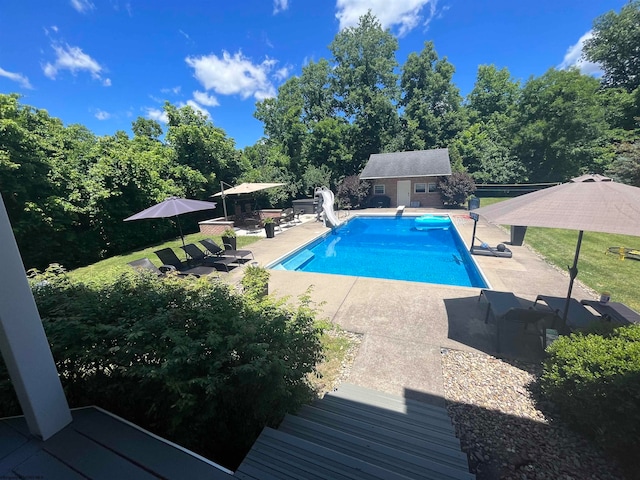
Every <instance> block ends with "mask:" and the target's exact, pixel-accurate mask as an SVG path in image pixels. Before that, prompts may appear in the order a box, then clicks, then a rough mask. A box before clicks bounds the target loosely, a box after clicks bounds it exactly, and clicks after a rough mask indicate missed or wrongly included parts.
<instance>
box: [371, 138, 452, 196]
mask: <svg viewBox="0 0 640 480" xmlns="http://www.w3.org/2000/svg"><path fill="white" fill-rule="evenodd" d="M447 175H451V160H450V159H449V150H448V149H446V148H435V149H431V150H414V151H410V152H395V153H374V154H372V155H371V156H370V157H369V161H368V162H367V164H366V165H365V167H364V169H363V170H362V173H361V174H360V180H368V181H370V182H371V184H372V188H371V196H370V198H369V205H370V206H371V207H383V206H385V207H386V206H389V207H398V206H400V205H404V206H406V207H441V206H442V198H441V197H440V193H439V192H438V190H437V184H438V180H440V179H441V178H442V177H444V176H447Z"/></svg>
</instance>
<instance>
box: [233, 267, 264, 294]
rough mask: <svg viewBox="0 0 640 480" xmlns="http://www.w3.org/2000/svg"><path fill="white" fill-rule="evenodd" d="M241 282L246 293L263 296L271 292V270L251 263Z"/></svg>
mask: <svg viewBox="0 0 640 480" xmlns="http://www.w3.org/2000/svg"><path fill="white" fill-rule="evenodd" d="M240 283H241V285H242V288H243V289H244V293H245V294H246V295H250V296H254V297H256V298H262V297H264V296H265V295H267V294H268V293H269V270H267V269H266V268H264V267H261V266H259V265H249V266H247V267H246V268H245V270H244V276H243V277H242V280H241V281H240Z"/></svg>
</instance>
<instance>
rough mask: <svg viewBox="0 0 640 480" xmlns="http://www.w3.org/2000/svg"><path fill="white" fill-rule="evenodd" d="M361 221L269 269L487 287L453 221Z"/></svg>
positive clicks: (435, 218)
mask: <svg viewBox="0 0 640 480" xmlns="http://www.w3.org/2000/svg"><path fill="white" fill-rule="evenodd" d="M425 217H426V216H423V217H406V216H403V217H369V216H359V217H354V218H352V219H351V220H350V221H349V222H347V223H345V224H343V225H341V226H340V227H338V228H336V229H335V230H333V231H331V232H328V233H327V234H326V235H323V236H322V237H320V238H318V239H317V240H315V241H314V242H312V243H310V244H308V245H306V246H304V247H302V248H300V249H298V250H296V251H295V252H293V253H292V254H290V255H288V256H287V257H286V258H284V259H282V260H280V261H279V262H278V263H276V264H274V265H272V266H271V267H270V268H272V269H276V270H296V271H303V272H316V273H332V274H337V275H352V276H359V277H372V278H387V279H391V280H408V281H413V282H424V283H439V284H444V285H456V286H465V287H478V288H486V287H488V285H487V282H486V281H485V279H484V277H483V275H482V273H481V272H480V271H479V269H478V268H477V266H476V264H475V262H474V261H473V260H472V259H471V255H470V254H469V252H468V251H467V248H466V247H465V245H464V243H463V242H462V239H461V238H460V235H459V234H458V231H457V230H456V228H455V226H454V225H453V223H452V222H451V219H450V218H449V217H443V216H432V218H431V219H428V218H426V219H425Z"/></svg>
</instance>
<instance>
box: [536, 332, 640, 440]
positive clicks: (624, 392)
mask: <svg viewBox="0 0 640 480" xmlns="http://www.w3.org/2000/svg"><path fill="white" fill-rule="evenodd" d="M548 353H549V356H548V358H547V359H546V360H545V362H544V370H543V375H542V377H541V387H542V392H543V395H544V396H545V397H546V398H547V399H548V400H551V401H552V402H553V403H554V404H555V405H556V406H557V408H558V410H559V413H560V414H561V416H562V417H563V418H564V419H565V420H566V421H567V422H568V423H569V424H570V425H571V426H573V427H574V428H575V429H577V430H579V431H581V432H583V433H585V434H587V435H589V436H591V437H592V438H594V439H596V440H599V441H601V442H602V443H603V444H604V445H605V446H606V447H610V448H612V449H616V448H624V447H631V446H637V444H638V439H639V438H640V409H638V399H639V398H640V325H633V326H627V327H619V328H616V329H614V330H613V332H611V334H610V335H609V336H601V335H595V334H588V335H571V336H570V337H561V338H559V339H558V340H557V341H555V342H554V343H553V344H552V345H551V346H550V347H549V349H548Z"/></svg>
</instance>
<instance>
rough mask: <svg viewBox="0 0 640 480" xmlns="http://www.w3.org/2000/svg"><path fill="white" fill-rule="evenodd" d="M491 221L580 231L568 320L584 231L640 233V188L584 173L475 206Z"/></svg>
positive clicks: (574, 260)
mask: <svg viewBox="0 0 640 480" xmlns="http://www.w3.org/2000/svg"><path fill="white" fill-rule="evenodd" d="M473 213H476V214H478V215H481V216H482V217H484V218H485V219H486V220H488V221H490V222H492V223H498V224H502V225H517V226H529V227H547V228H564V229H568V230H578V231H579V233H578V243H577V245H576V253H575V256H574V259H573V265H572V266H570V267H568V268H569V278H570V281H569V291H568V292H567V302H566V304H565V308H564V313H563V316H562V319H563V321H565V322H566V319H567V312H568V310H569V300H570V299H571V292H572V290H573V282H574V280H575V278H576V276H577V275H578V257H579V256H580V246H581V244H582V236H583V233H584V231H585V230H586V231H589V232H603V233H619V234H622V235H634V236H640V188H637V187H632V186H630V185H625V184H623V183H618V182H614V181H612V180H611V179H610V178H607V177H603V176H601V175H583V176H581V177H578V178H574V179H572V180H571V181H570V182H568V183H563V184H561V185H556V186H555V187H550V188H545V189H544V190H538V191H537V192H532V193H527V194H525V195H521V196H519V197H515V198H511V199H509V200H505V201H504V202H500V203H495V204H493V205H489V206H487V207H481V208H478V209H475V210H474V211H473Z"/></svg>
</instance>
